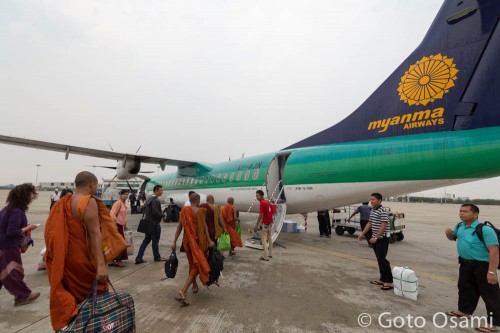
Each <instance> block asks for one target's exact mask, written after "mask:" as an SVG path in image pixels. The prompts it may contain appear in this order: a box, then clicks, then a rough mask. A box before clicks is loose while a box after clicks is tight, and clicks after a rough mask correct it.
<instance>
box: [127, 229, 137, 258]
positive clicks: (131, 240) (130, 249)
mask: <svg viewBox="0 0 500 333" xmlns="http://www.w3.org/2000/svg"><path fill="white" fill-rule="evenodd" d="M125 241H126V242H127V243H128V244H130V246H129V247H127V255H129V256H133V255H134V252H135V243H134V234H133V232H132V230H127V231H125Z"/></svg>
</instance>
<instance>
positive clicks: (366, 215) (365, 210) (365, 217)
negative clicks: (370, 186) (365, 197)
mask: <svg viewBox="0 0 500 333" xmlns="http://www.w3.org/2000/svg"><path fill="white" fill-rule="evenodd" d="M371 212H372V207H371V206H368V201H365V202H363V204H362V205H359V206H358V208H356V210H355V211H354V213H352V214H351V216H349V218H348V219H347V222H349V221H351V219H352V218H353V217H354V215H356V214H358V213H359V225H360V227H361V231H363V230H365V227H366V224H367V223H368V221H369V220H370V213H371ZM365 238H366V241H367V242H368V246H369V247H372V244H370V238H372V230H371V229H370V230H368V231H367V232H366V234H365Z"/></svg>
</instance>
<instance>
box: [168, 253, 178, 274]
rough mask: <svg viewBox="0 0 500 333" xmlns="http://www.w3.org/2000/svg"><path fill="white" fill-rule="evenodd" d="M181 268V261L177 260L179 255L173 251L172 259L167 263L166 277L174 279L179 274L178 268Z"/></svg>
mask: <svg viewBox="0 0 500 333" xmlns="http://www.w3.org/2000/svg"><path fill="white" fill-rule="evenodd" d="M178 266H179V260H178V259H177V255H176V254H175V250H174V251H172V253H171V254H170V257H169V258H168V260H167V261H165V275H167V277H168V278H169V279H173V278H174V277H175V274H176V273H177V267H178Z"/></svg>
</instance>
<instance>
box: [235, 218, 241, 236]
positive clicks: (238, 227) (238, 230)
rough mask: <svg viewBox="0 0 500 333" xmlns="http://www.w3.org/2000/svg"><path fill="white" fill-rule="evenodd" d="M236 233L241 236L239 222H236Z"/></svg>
mask: <svg viewBox="0 0 500 333" xmlns="http://www.w3.org/2000/svg"><path fill="white" fill-rule="evenodd" d="M236 232H237V233H238V235H240V236H241V224H240V221H238V222H236Z"/></svg>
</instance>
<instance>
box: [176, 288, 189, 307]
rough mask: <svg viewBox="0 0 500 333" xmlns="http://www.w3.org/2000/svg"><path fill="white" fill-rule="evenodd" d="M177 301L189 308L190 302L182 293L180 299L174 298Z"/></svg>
mask: <svg viewBox="0 0 500 333" xmlns="http://www.w3.org/2000/svg"><path fill="white" fill-rule="evenodd" d="M174 298H175V300H176V301H177V302H179V303H181V305H182V306H188V305H189V302H188V301H186V297H185V296H184V295H182V293H181V292H180V291H179V297H174Z"/></svg>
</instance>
